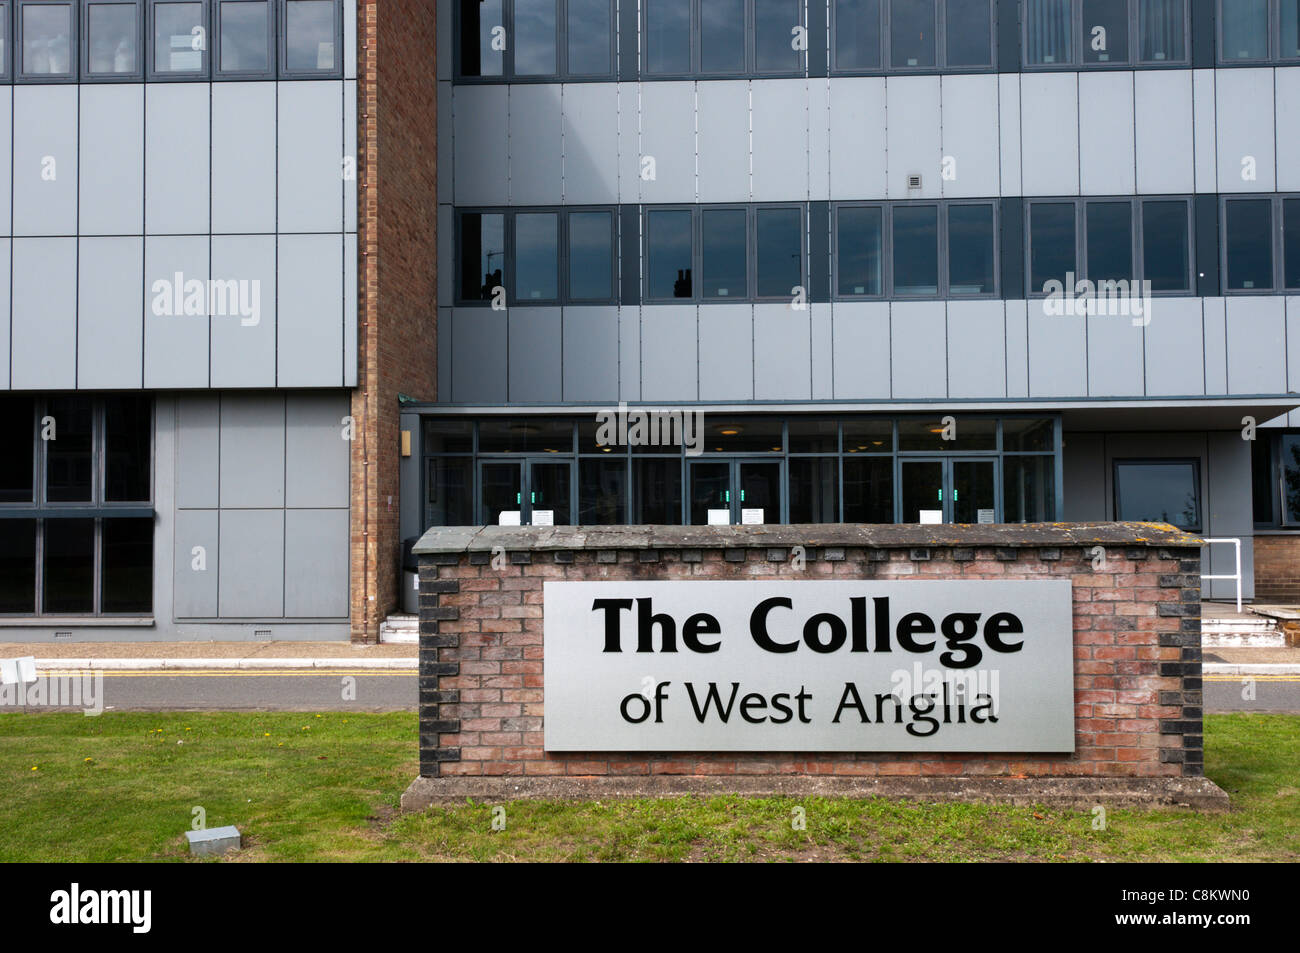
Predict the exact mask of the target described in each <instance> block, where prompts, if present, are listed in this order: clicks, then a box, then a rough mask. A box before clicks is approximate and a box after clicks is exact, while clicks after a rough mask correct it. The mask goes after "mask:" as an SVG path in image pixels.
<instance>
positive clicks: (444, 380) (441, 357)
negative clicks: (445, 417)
mask: <svg viewBox="0 0 1300 953" xmlns="http://www.w3.org/2000/svg"><path fill="white" fill-rule="evenodd" d="M451 323H452V322H451V308H439V309H438V400H440V401H442V402H444V403H446V402H449V401H450V400H451V382H452V368H451V356H452V354H453V347H454V345H453V344H452V339H451Z"/></svg>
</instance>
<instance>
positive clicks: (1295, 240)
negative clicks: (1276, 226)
mask: <svg viewBox="0 0 1300 953" xmlns="http://www.w3.org/2000/svg"><path fill="white" fill-rule="evenodd" d="M1282 249H1283V259H1282V261H1283V263H1282V283H1283V285H1284V286H1286V287H1287V288H1300V198H1296V199H1283V200H1282Z"/></svg>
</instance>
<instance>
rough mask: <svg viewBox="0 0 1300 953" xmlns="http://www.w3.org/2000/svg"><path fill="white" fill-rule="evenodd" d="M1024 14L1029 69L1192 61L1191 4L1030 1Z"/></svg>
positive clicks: (1168, 0) (1170, 0)
mask: <svg viewBox="0 0 1300 953" xmlns="http://www.w3.org/2000/svg"><path fill="white" fill-rule="evenodd" d="M1265 2H1267V0H1265ZM1024 14H1025V26H1024V30H1025V40H1024V43H1025V46H1024V49H1025V64H1026V65H1027V66H1041V67H1052V66H1069V65H1072V64H1081V65H1083V66H1093V67H1107V66H1112V67H1113V66H1125V65H1128V64H1131V63H1135V62H1136V63H1149V64H1159V63H1185V62H1187V45H1188V44H1187V34H1188V19H1187V0H1025V4H1024Z"/></svg>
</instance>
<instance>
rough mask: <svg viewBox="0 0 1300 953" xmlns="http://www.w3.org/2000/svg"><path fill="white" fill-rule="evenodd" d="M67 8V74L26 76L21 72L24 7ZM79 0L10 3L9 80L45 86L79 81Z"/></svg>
mask: <svg viewBox="0 0 1300 953" xmlns="http://www.w3.org/2000/svg"><path fill="white" fill-rule="evenodd" d="M51 6H52V7H60V6H62V7H67V8H68V71H67V72H66V73H28V72H25V71H24V70H23V11H24V10H26V9H27V8H28V7H51ZM82 6H83V4H82V2H81V0H14V8H13V14H14V16H13V20H12V21H11V22H10V32H11V33H12V43H11V48H12V52H13V56H12V57H11V62H12V64H13V65H12V67H11V69H10V73H11V75H12V76H13V81H14V82H15V83H17V84H22V85H34V86H35V85H39V86H45V85H50V84H57V83H77V82H80V81H81V33H82V30H81V25H82V24H81V17H82V13H81V7H82Z"/></svg>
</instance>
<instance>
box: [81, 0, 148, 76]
mask: <svg viewBox="0 0 1300 953" xmlns="http://www.w3.org/2000/svg"><path fill="white" fill-rule="evenodd" d="M84 23H85V31H86V59H85V62H84V63H83V64H82V70H83V74H84V75H85V76H87V77H94V78H95V79H100V80H102V79H139V77H140V73H141V62H140V7H139V4H138V3H137V2H136V0H129V2H125V3H108V2H99V0H96V2H93V3H87V4H86V5H85V21H84Z"/></svg>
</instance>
